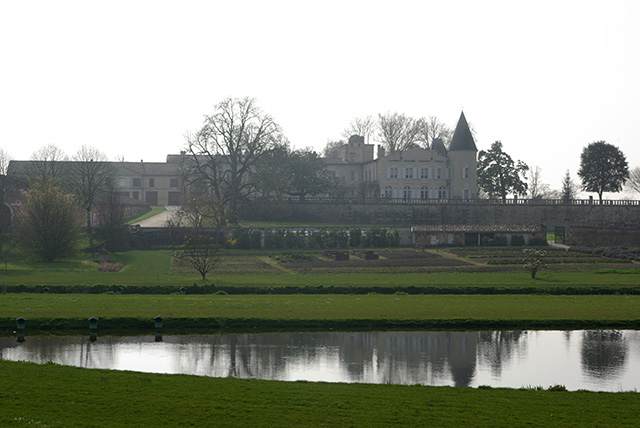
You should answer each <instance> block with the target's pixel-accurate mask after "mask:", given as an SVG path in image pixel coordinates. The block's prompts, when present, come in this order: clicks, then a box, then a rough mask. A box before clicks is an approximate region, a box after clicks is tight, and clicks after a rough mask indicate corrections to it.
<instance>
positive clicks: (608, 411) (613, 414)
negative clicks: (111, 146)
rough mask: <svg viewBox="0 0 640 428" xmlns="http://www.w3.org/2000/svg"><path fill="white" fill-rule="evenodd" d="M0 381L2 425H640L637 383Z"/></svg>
mask: <svg viewBox="0 0 640 428" xmlns="http://www.w3.org/2000/svg"><path fill="white" fill-rule="evenodd" d="M544 386H545V387H548V385H544ZM0 391H2V392H1V393H0V407H2V409H3V411H2V412H1V413H0V425H2V426H16V427H21V426H41V427H49V428H54V427H65V428H74V427H83V428H88V427H105V426H108V427H127V428H133V427H161V426H172V427H174V426H175V427H178V426H180V427H187V426H225V427H227V426H230V427H231V426H243V427H246V426H251V427H273V426H280V427H284V426H296V427H300V426H335V427H338V426H363V427H384V426H439V427H459V426H464V425H467V426H473V427H514V426H531V427H549V426H554V427H585V426H592V427H593V426H602V427H605V426H606V427H632V426H637V421H638V420H639V419H640V395H639V394H638V393H634V392H628V393H627V392H625V393H595V392H586V391H578V392H566V391H535V390H509V389H471V388H449V387H426V386H396V385H363V384H329V383H308V382H273V381H260V380H238V379H233V378H225V379H216V378H206V377H198V376H185V375H157V374H146V373H133V372H118V371H108V370H87V369H80V368H74V367H64V366H57V365H51V364H48V365H42V366H38V365H35V364H30V363H16V362H7V361H0Z"/></svg>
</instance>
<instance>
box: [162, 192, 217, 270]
mask: <svg viewBox="0 0 640 428" xmlns="http://www.w3.org/2000/svg"><path fill="white" fill-rule="evenodd" d="M222 210H223V207H222V204H221V203H220V201H217V200H215V199H213V198H207V197H201V196H192V197H190V198H189V199H187V200H186V201H185V203H184V204H183V205H182V207H180V210H179V211H178V213H177V214H176V219H177V220H176V221H175V223H174V225H175V224H177V225H178V226H183V227H186V228H187V229H186V230H187V233H186V235H185V237H184V250H183V251H179V252H176V253H174V257H175V258H176V259H178V260H180V261H182V262H184V263H186V264H188V265H189V266H190V267H192V268H193V269H195V270H196V271H197V272H198V273H199V274H200V276H201V277H202V279H203V280H205V279H206V277H207V274H208V273H209V272H211V271H212V270H213V269H214V268H215V267H216V265H217V264H218V262H219V261H220V258H219V257H218V252H219V251H220V247H221V246H222V245H224V244H225V243H227V242H228V241H229V238H228V237H225V236H223V232H222V228H223V226H224V225H225V222H224V220H223V218H222Z"/></svg>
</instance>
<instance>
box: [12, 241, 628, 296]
mask: <svg viewBox="0 0 640 428" xmlns="http://www.w3.org/2000/svg"><path fill="white" fill-rule="evenodd" d="M171 254H172V252H171V251H170V250H154V251H128V252H124V253H114V254H112V255H111V256H110V257H112V258H115V259H116V260H117V261H118V262H119V263H123V264H124V265H125V266H124V268H123V269H122V270H121V271H120V272H98V271H97V270H96V267H97V264H96V263H95V262H94V261H93V260H94V259H96V258H97V255H95V254H92V255H91V254H83V255H81V256H78V257H77V258H74V259H70V260H63V261H56V262H53V263H46V262H40V261H29V260H24V259H20V258H16V257H14V258H13V259H11V260H10V261H9V263H8V264H7V269H4V266H0V285H17V284H24V285H39V286H49V285H78V284H81V285H91V284H106V285H109V284H118V285H125V286H126V285H142V286H154V285H155V286H158V285H161V286H167V285H175V286H176V289H177V288H179V287H181V286H187V285H192V284H194V283H198V284H204V283H214V284H216V285H218V286H233V287H246V286H254V287H255V286H258V287H267V288H269V287H282V286H298V287H304V286H308V287H318V286H323V287H331V286H348V287H371V286H380V287H398V286H405V287H406V286H418V287H425V286H487V287H489V286H492V287H495V286H502V287H506V286H509V287H520V286H539V287H558V286H563V287H566V286H638V285H639V284H640V276H639V275H640V269H625V270H619V269H617V270H616V269H609V270H600V271H588V270H579V269H580V268H582V267H583V266H574V267H569V268H567V269H575V270H567V271H562V270H554V271H541V272H540V273H538V275H537V277H536V279H531V278H530V277H529V275H528V274H527V273H526V272H525V271H524V270H522V271H520V270H517V269H516V270H513V268H510V269H511V271H505V272H489V271H487V272H482V271H478V272H464V271H460V269H458V270H456V269H457V268H454V267H451V268H447V271H445V272H442V271H441V270H440V271H439V270H435V269H434V271H433V273H425V272H420V273H394V272H393V271H390V272H388V273H381V272H377V273H362V272H365V271H366V270H357V269H354V270H353V271H348V270H347V271H343V272H344V273H313V274H305V273H304V271H296V270H292V269H279V268H277V267H274V266H271V265H269V264H268V263H265V262H263V261H261V259H260V258H263V259H264V258H268V253H266V252H248V251H247V252H238V251H236V252H233V253H232V254H235V255H236V256H230V257H228V258H225V257H223V261H222V264H221V265H220V268H219V269H218V270H216V271H214V272H212V273H210V274H209V275H208V276H207V280H206V281H202V280H201V278H200V276H199V275H198V274H196V273H186V274H184V273H173V271H172V270H171V263H172V257H171ZM238 254H245V256H242V255H241V256H237V255H238ZM234 260H237V262H236V261H234ZM234 263H236V264H235V265H234ZM234 266H239V267H234ZM253 266H257V267H255V268H253ZM630 266H634V265H630ZM465 268H466V267H465ZM479 269H481V268H479ZM225 272H233V273H225Z"/></svg>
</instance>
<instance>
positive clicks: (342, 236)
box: [327, 229, 349, 248]
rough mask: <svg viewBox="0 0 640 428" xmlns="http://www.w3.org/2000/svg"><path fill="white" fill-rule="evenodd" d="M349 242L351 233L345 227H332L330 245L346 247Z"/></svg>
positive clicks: (331, 246)
mask: <svg viewBox="0 0 640 428" xmlns="http://www.w3.org/2000/svg"><path fill="white" fill-rule="evenodd" d="M348 243H349V235H348V234H347V231H346V230H344V229H332V230H331V231H330V232H329V242H328V245H327V246H328V247H330V248H334V247H335V248H345V247H346V246H347V244H348Z"/></svg>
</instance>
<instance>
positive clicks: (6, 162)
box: [0, 148, 11, 175]
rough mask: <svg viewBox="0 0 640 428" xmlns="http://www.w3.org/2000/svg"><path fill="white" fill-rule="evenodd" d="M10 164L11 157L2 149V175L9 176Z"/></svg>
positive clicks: (0, 157) (0, 173) (0, 156)
mask: <svg viewBox="0 0 640 428" xmlns="http://www.w3.org/2000/svg"><path fill="white" fill-rule="evenodd" d="M9 162H11V155H10V154H9V152H7V151H6V150H5V149H3V148H0V175H7V168H9Z"/></svg>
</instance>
